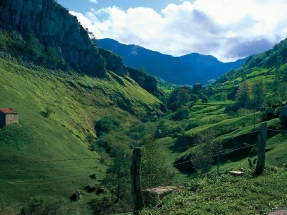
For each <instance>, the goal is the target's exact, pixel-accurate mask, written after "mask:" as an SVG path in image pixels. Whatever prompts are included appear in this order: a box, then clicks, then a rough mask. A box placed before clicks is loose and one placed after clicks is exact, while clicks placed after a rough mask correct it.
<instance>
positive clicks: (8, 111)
mask: <svg viewBox="0 0 287 215" xmlns="http://www.w3.org/2000/svg"><path fill="white" fill-rule="evenodd" d="M0 112H3V113H17V112H16V111H14V110H12V109H11V108H0Z"/></svg>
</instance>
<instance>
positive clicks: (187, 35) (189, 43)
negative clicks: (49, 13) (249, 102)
mask: <svg viewBox="0 0 287 215" xmlns="http://www.w3.org/2000/svg"><path fill="white" fill-rule="evenodd" d="M286 11H287V2H286V0H272V1H268V0H232V1H230V0H216V1H214V0H196V1H195V2H194V3H190V2H188V1H184V2H181V3H179V4H169V5H167V6H166V7H165V8H163V9H162V10H161V12H160V13H157V12H156V11H154V10H153V9H151V8H143V7H137V8H130V9H128V10H126V11H124V10H122V9H120V8H118V7H107V8H102V9H99V10H95V9H92V10H91V11H90V12H88V13H86V14H85V15H83V14H80V13H76V12H72V11H71V13H72V14H73V15H76V16H77V17H78V19H79V21H80V22H81V23H82V24H83V26H84V27H85V28H86V27H87V28H89V30H90V31H92V32H93V33H94V34H95V36H96V38H98V39H101V38H112V39H115V40H118V41H119V42H122V43H126V44H137V45H140V46H143V47H145V48H148V49H151V50H156V51H160V52H162V53H165V54H171V55H174V56H180V55H184V54H189V53H192V52H198V53H201V54H210V55H213V56H215V57H217V58H218V59H220V60H222V61H230V60H235V59H237V58H240V57H245V56H247V55H249V54H253V53H256V52H260V51H264V50H265V49H267V48H270V47H271V46H272V45H273V44H274V43H276V42H278V41H279V40H281V39H283V38H285V37H286V29H287V13H286ZM102 17H105V18H102ZM240 44H242V46H240ZM242 47H243V48H242Z"/></svg>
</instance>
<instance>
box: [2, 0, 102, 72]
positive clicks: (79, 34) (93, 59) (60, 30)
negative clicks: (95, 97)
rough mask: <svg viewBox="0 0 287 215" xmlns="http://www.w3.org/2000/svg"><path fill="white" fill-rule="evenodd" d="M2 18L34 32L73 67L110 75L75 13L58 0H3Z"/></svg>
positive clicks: (25, 30) (20, 30) (19, 27)
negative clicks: (73, 14)
mask: <svg viewBox="0 0 287 215" xmlns="http://www.w3.org/2000/svg"><path fill="white" fill-rule="evenodd" d="M0 21H1V22H4V23H5V24H8V25H10V26H13V27H14V28H15V29H16V30H18V31H19V32H21V33H23V34H29V33H30V32H34V34H35V35H36V36H37V38H38V39H39V40H40V41H41V43H42V44H44V45H45V47H47V46H51V47H53V48H55V49H56V50H57V52H58V54H60V55H61V56H62V57H63V59H64V60H65V61H66V63H68V64H69V65H70V66H71V67H72V69H73V70H75V71H81V72H84V73H86V74H88V75H92V76H97V77H106V72H105V68H104V60H103V58H102V56H101V55H100V54H99V51H98V49H97V48H96V47H95V46H94V45H93V43H92V42H91V40H90V38H89V35H88V32H87V31H86V30H85V29H84V28H83V27H82V26H81V24H80V23H79V22H78V20H77V18H76V17H75V16H72V15H71V14H69V12H68V10H67V9H65V8H63V7H62V6H61V5H59V4H58V3H57V2H55V0H1V1H0Z"/></svg>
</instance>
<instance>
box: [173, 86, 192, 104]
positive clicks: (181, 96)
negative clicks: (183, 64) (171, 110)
mask: <svg viewBox="0 0 287 215" xmlns="http://www.w3.org/2000/svg"><path fill="white" fill-rule="evenodd" d="M190 96H191V95H190V93H189V92H188V90H187V89H184V88H183V89H180V90H179V91H178V93H177V96H176V100H177V102H176V106H177V108H180V107H181V106H184V105H186V103H187V102H188V101H189V100H190Z"/></svg>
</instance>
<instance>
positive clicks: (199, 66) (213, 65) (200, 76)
mask: <svg viewBox="0 0 287 215" xmlns="http://www.w3.org/2000/svg"><path fill="white" fill-rule="evenodd" d="M97 44H98V46H99V47H101V48H105V49H108V50H111V51H113V52H115V53H116V54H118V55H120V56H121V57H122V59H123V61H124V63H125V64H126V65H128V66H130V67H133V68H139V67H140V66H143V67H144V68H145V69H146V71H147V72H148V73H149V74H151V75H153V76H159V77H160V78H162V79H164V80H165V81H168V82H170V83H173V84H177V85H193V84H194V83H196V82H201V83H204V84H206V83H207V82H208V81H209V80H210V79H216V78H217V77H219V76H220V75H222V74H224V73H226V72H228V71H230V70H232V69H237V68H238V67H239V66H241V65H242V64H243V63H244V62H245V61H246V58H245V59H240V60H237V61H235V62H229V63H223V62H220V61H219V60H218V59H216V58H215V57H213V56H211V55H201V54H199V53H191V54H187V55H183V56H180V57H173V56H171V55H167V54H161V53H160V52H157V51H151V50H148V49H146V48H143V47H141V46H138V45H134V44H131V45H124V44H121V43H119V42H118V41H116V40H113V39H108V38H106V39H99V40H98V42H97ZM175 71H176V73H175ZM175 74H176V75H175Z"/></svg>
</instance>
